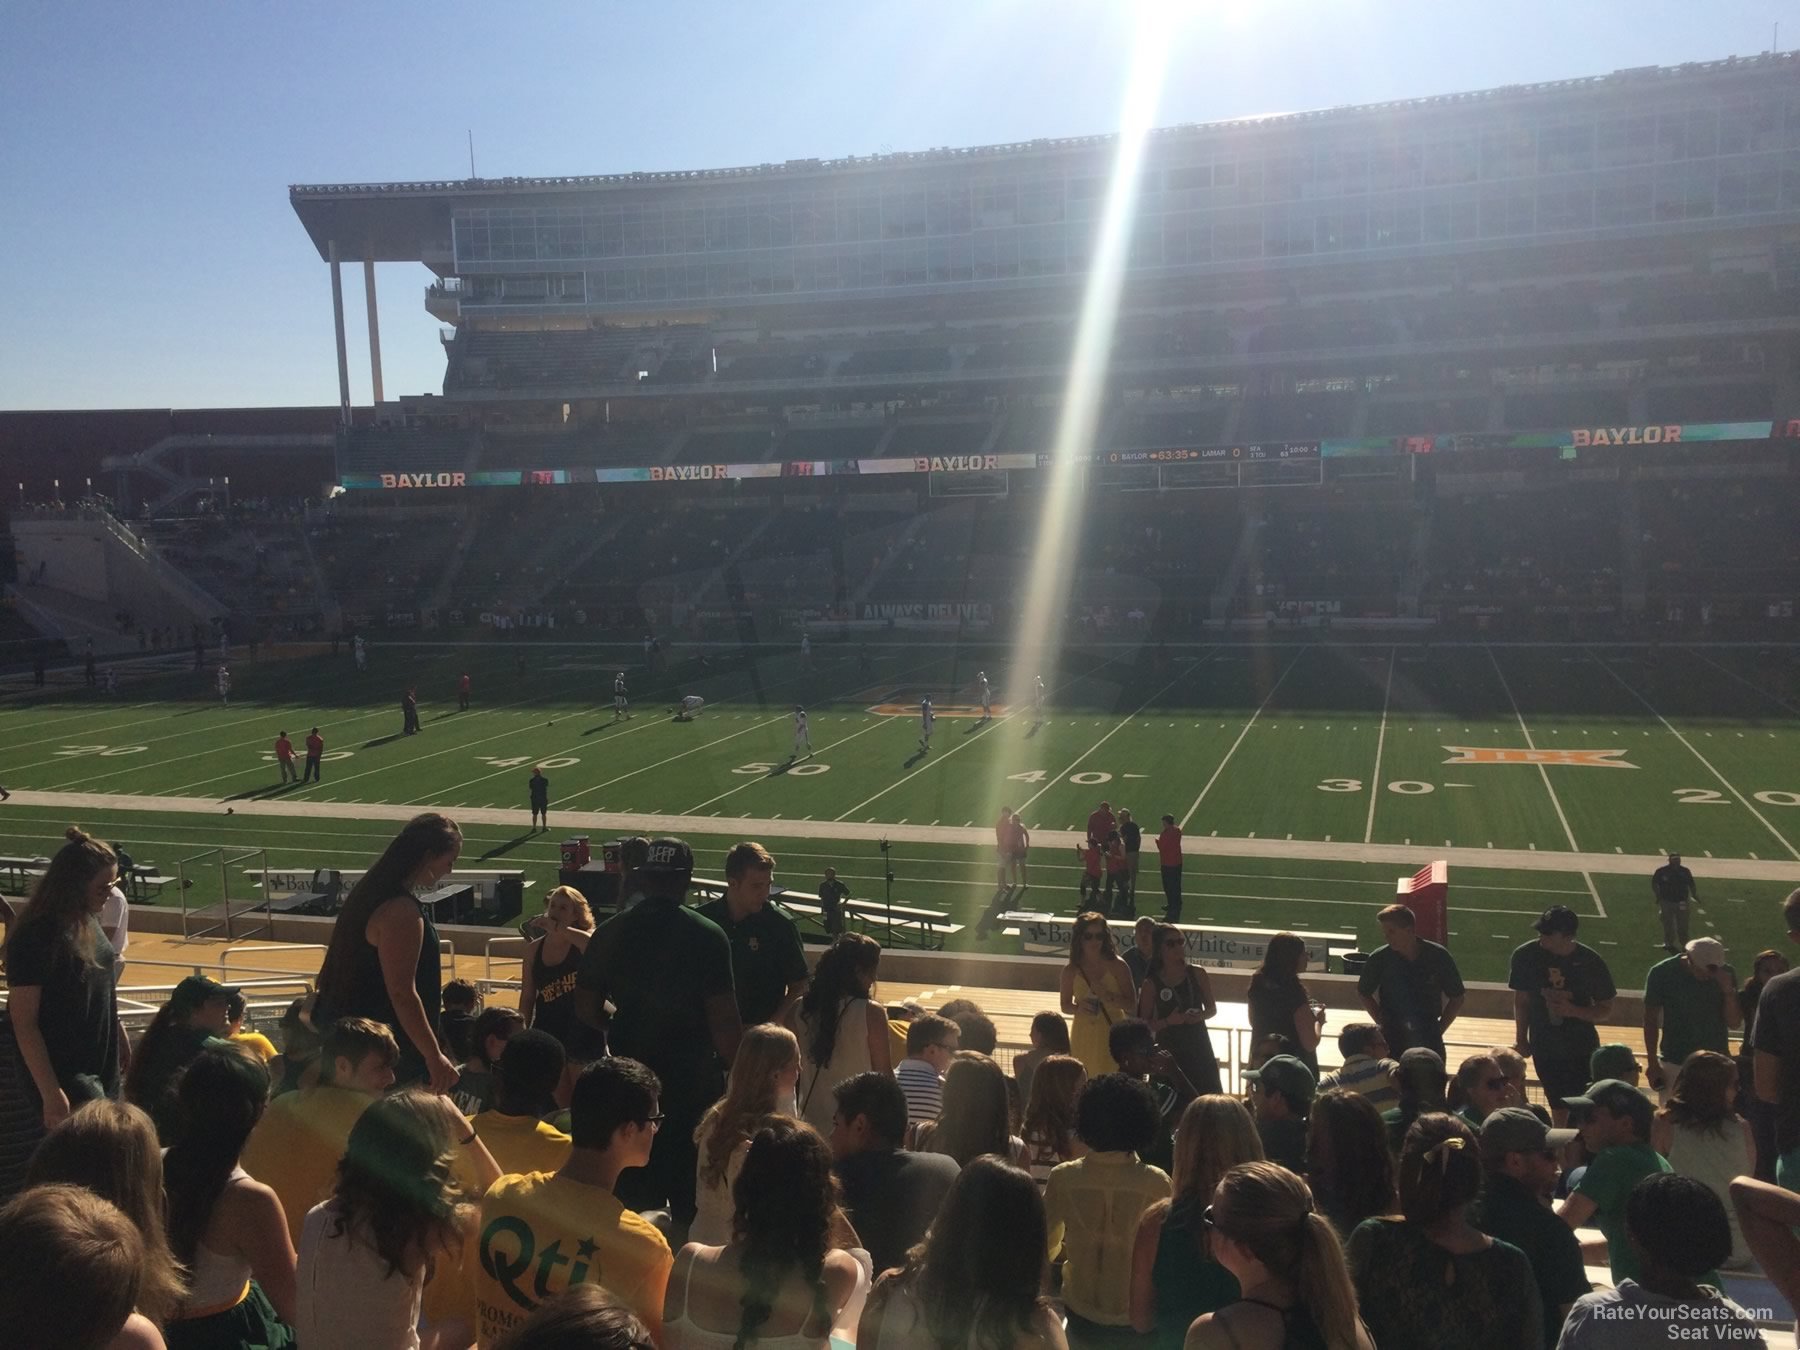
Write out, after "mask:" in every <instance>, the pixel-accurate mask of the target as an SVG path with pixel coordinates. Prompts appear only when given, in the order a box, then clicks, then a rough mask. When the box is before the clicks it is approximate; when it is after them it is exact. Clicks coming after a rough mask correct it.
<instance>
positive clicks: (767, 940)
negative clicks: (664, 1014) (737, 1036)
mask: <svg viewBox="0 0 1800 1350" xmlns="http://www.w3.org/2000/svg"><path fill="white" fill-rule="evenodd" d="M698 912H699V913H700V914H702V915H704V916H705V917H706V918H708V919H711V920H712V921H713V922H714V923H716V924H718V925H719V927H720V929H722V930H723V931H724V933H725V936H726V937H727V938H729V939H730V940H731V978H732V980H733V981H734V982H735V983H736V985H737V1005H738V1016H739V1017H740V1018H742V1019H743V1023H744V1025H745V1026H747V1027H750V1026H755V1025H756V1024H757V1023H759V1022H767V1021H768V1020H769V1019H770V1018H772V1017H773V1016H774V1015H775V1010H776V1009H777V1008H779V1007H780V1006H781V1000H782V997H783V995H785V994H786V993H787V987H788V986H789V985H790V984H794V983H796V982H797V981H800V980H804V979H805V978H806V949H805V948H804V947H802V946H801V944H800V926H799V925H798V924H796V923H795V922H794V920H793V918H792V916H791V915H789V914H788V912H787V911H786V910H784V909H780V908H778V907H777V906H776V904H775V903H774V902H773V901H770V902H769V903H767V904H765V905H764V906H763V907H762V908H761V909H760V910H758V911H757V912H756V913H755V914H746V915H745V916H744V918H743V920H742V921H741V922H739V923H733V922H732V921H731V911H730V909H729V908H728V907H727V902H726V901H725V900H724V899H718V900H713V901H709V902H708V903H707V904H704V905H701V906H699V909H698Z"/></svg>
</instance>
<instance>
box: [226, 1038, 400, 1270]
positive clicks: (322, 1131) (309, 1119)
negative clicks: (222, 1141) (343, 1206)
mask: <svg viewBox="0 0 1800 1350" xmlns="http://www.w3.org/2000/svg"><path fill="white" fill-rule="evenodd" d="M399 1062H400V1046H399V1044H398V1043H397V1042H396V1041H395V1040H394V1033H393V1032H392V1031H390V1030H389V1029H388V1028H387V1027H386V1026H384V1025H382V1024H381V1023H380V1022H372V1021H370V1020H369V1019H368V1018H366V1017H345V1018H341V1019H340V1020H338V1021H337V1022H334V1023H333V1024H332V1026H331V1029H330V1030H329V1031H328V1032H326V1034H325V1042H324V1045H323V1046H322V1047H321V1048H320V1051H319V1065H320V1068H319V1081H318V1083H317V1084H316V1085H315V1086H313V1087H309V1088H304V1089H302V1090H301V1091H299V1092H288V1093H283V1094H282V1095H281V1096H279V1097H277V1098H275V1100H274V1101H272V1102H270V1103H269V1109H268V1110H267V1111H265V1112H264V1113H263V1118H262V1119H261V1120H260V1121H258V1122H257V1124H256V1128H255V1129H254V1130H252V1131H251V1132H250V1142H249V1143H247V1144H246V1145H244V1157H243V1168H244V1170H245V1171H246V1172H248V1173H249V1174H250V1175H251V1176H252V1177H254V1178H255V1179H256V1180H258V1181H260V1182H262V1183H263V1184H264V1185H266V1186H268V1187H269V1188H270V1189H271V1190H273V1191H274V1192H275V1194H276V1195H277V1196H279V1197H280V1199H281V1208H282V1209H283V1211H285V1212H286V1214H287V1221H288V1235H289V1237H290V1238H291V1239H292V1240H293V1241H294V1242H295V1243H298V1242H299V1241H300V1225H301V1224H302V1223H304V1222H305V1220H306V1211H307V1210H309V1209H311V1208H312V1207H313V1206H314V1205H316V1204H318V1203H319V1202H320V1201H322V1200H326V1199H329V1198H330V1196H331V1191H332V1187H333V1185H334V1184H335V1182H336V1181H337V1165H338V1159H340V1158H342V1157H343V1156H344V1145H345V1144H347V1143H348V1142H349V1140H350V1129H351V1127H352V1126H353V1125H355V1124H356V1122H357V1120H358V1118H359V1117H361V1115H362V1113H363V1112H364V1111H365V1110H367V1109H368V1105H369V1103H370V1102H372V1101H374V1100H375V1099H376V1098H377V1097H379V1096H380V1095H381V1094H382V1093H384V1092H386V1091H387V1090H388V1088H389V1087H391V1086H392V1085H393V1082H394V1067H395V1065H397V1064H398V1063H399Z"/></svg>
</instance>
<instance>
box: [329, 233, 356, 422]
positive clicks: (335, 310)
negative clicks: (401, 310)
mask: <svg viewBox="0 0 1800 1350" xmlns="http://www.w3.org/2000/svg"><path fill="white" fill-rule="evenodd" d="M325 257H326V261H327V262H329V263H330V264H331V326H332V330H333V331H334V332H335V333H336V334H337V358H338V422H339V423H340V424H341V425H343V426H349V425H350V351H349V349H348V348H347V347H346V346H345V345H344V271H343V268H342V267H341V266H339V264H338V246H337V240H335V239H333V240H331V241H329V242H328V243H327V244H326V245H325Z"/></svg>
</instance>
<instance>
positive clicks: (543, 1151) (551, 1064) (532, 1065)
mask: <svg viewBox="0 0 1800 1350" xmlns="http://www.w3.org/2000/svg"><path fill="white" fill-rule="evenodd" d="M567 1061H568V1055H567V1052H566V1051H564V1049H563V1046H562V1042H561V1041H559V1040H557V1039H556V1037H554V1036H552V1035H551V1034H550V1033H549V1032H547V1031H535V1030H527V1031H521V1032H520V1033H519V1034H518V1035H516V1036H514V1037H513V1038H512V1039H511V1040H510V1041H508V1042H507V1043H506V1049H504V1050H502V1051H501V1052H500V1063H499V1064H498V1065H497V1066H496V1068H495V1073H496V1077H497V1079H498V1087H499V1095H498V1098H497V1100H496V1102H495V1105H494V1109H493V1110H491V1111H483V1112H482V1113H481V1114H480V1115H478V1116H476V1117H475V1119H474V1121H473V1124H474V1126H475V1133H476V1134H478V1135H480V1136H481V1142H482V1143H484V1144H486V1145H487V1146H488V1152H489V1153H492V1154H493V1155H494V1161H495V1162H497V1163H499V1164H500V1172H501V1175H503V1176H523V1175H527V1174H529V1173H532V1172H554V1171H557V1170H558V1169H559V1168H561V1167H562V1165H563V1164H564V1163H566V1162H567V1161H568V1160H569V1136H568V1135H566V1134H564V1133H563V1132H562V1131H561V1130H559V1129H557V1128H556V1127H555V1126H554V1125H551V1124H549V1123H548V1122H547V1121H546V1120H545V1119H544V1117H546V1116H549V1115H553V1114H554V1113H555V1111H556V1089H557V1088H558V1086H560V1085H561V1083H562V1076H563V1066H564V1065H565V1064H566V1063H567Z"/></svg>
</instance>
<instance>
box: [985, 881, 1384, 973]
mask: <svg viewBox="0 0 1800 1350" xmlns="http://www.w3.org/2000/svg"><path fill="white" fill-rule="evenodd" d="M1158 895H1160V892H1158ZM1000 919H1001V921H1002V922H1003V923H1006V924H1008V925H1012V926H1016V927H1017V928H1018V930H1019V938H1020V941H1021V942H1022V944H1023V945H1024V948H1025V950H1026V952H1028V953H1030V954H1032V955H1035V956H1049V955H1059V956H1067V955H1068V954H1069V940H1070V938H1071V937H1073V936H1074V930H1075V916H1074V915H1072V914H1065V915H1051V914H1032V913H1026V912H1013V913H1006V914H1002V915H1001V916H1000ZM1106 926H1107V927H1108V928H1110V929H1112V934H1113V941H1114V942H1115V943H1117V944H1118V947H1119V950H1120V952H1124V951H1126V950H1128V949H1129V948H1130V947H1131V945H1132V929H1133V928H1134V927H1135V926H1136V920H1134V919H1109V920H1107V924H1106ZM1175 926H1176V927H1177V928H1179V929H1180V930H1181V935H1182V937H1184V938H1186V939H1187V951H1188V960H1190V961H1192V962H1193V963H1194V964H1195V965H1200V966H1212V967H1215V968H1219V969H1226V970H1229V969H1231V968H1232V967H1240V968H1241V967H1253V966H1260V965H1261V964H1262V960H1263V953H1264V952H1266V951H1267V950H1268V947H1269V939H1270V938H1272V937H1274V936H1275V934H1276V932H1277V930H1276V929H1273V928H1270V929H1261V928H1220V927H1218V926H1217V925H1215V924H1191V923H1180V924H1176V925H1175ZM1279 931H1283V932H1290V933H1293V934H1294V936H1295V937H1297V938H1299V939H1300V940H1301V941H1302V942H1304V943H1305V944H1306V956H1307V959H1308V961H1310V962H1311V963H1312V965H1313V967H1314V968H1315V969H1317V970H1321V971H1323V970H1325V969H1327V966H1326V958H1327V957H1328V956H1330V955H1331V954H1332V953H1333V952H1349V951H1355V950H1356V935H1355V934H1354V933H1305V932H1300V931H1298V930H1296V929H1292V928H1289V929H1282V930H1279Z"/></svg>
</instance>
